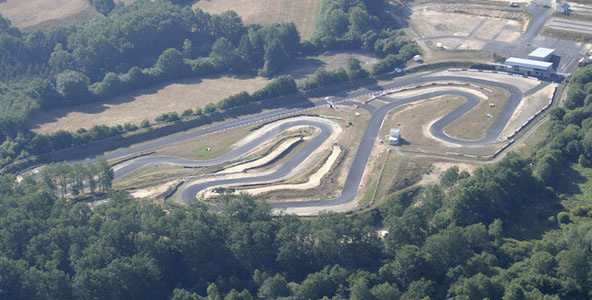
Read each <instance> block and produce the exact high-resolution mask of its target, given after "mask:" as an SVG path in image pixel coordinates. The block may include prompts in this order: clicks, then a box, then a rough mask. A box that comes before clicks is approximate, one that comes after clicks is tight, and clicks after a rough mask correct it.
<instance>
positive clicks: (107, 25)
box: [0, 0, 419, 164]
mask: <svg viewBox="0 0 592 300" xmlns="http://www.w3.org/2000/svg"><path fill="white" fill-rule="evenodd" d="M332 2H335V3H337V4H335V3H334V4H331V3H332ZM91 4H93V5H94V6H95V7H105V8H104V9H103V8H101V9H98V10H99V11H101V12H102V13H104V14H105V15H106V17H105V18H102V19H98V20H94V21H93V22H91V23H89V24H86V25H85V26H79V27H75V26H56V27H52V28H48V29H42V30H36V31H33V32H31V33H28V34H23V33H21V32H20V31H19V30H18V29H16V28H14V27H12V26H11V25H10V21H8V20H7V19H5V18H2V17H1V16H0V63H1V64H2V66H3V68H2V69H1V70H0V80H1V81H2V82H0V107H1V108H2V110H1V112H0V141H1V142H3V144H2V145H3V146H2V147H1V148H2V150H0V154H3V155H2V156H1V157H0V159H2V161H3V162H4V164H6V163H10V162H11V161H13V160H15V159H18V158H23V157H26V156H28V155H31V154H34V151H33V152H32V151H31V149H26V148H27V147H15V146H14V145H15V144H17V145H22V143H21V142H20V141H21V140H23V139H32V138H34V137H35V135H34V134H32V133H31V132H29V131H28V129H27V125H26V122H25V120H26V118H27V116H28V115H29V113H30V112H31V111H32V110H40V109H41V110H43V109H48V108H52V107H60V106H69V105H76V104H81V103H88V102H92V101H101V100H103V99H107V98H110V97H114V96H116V95H119V94H121V93H124V92H127V91H130V90H134V89H138V88H143V87H146V86H150V85H154V84H156V83H160V82H163V81H167V80H173V79H177V78H181V77H187V76H205V75H209V74H219V73H222V72H227V73H231V74H259V75H262V76H266V77H270V78H271V77H273V76H276V74H278V73H279V72H281V71H282V70H283V68H284V67H285V66H286V65H288V64H289V63H290V62H292V61H293V60H294V59H295V58H297V57H302V56H306V55H310V54H313V53H316V52H317V51H324V50H328V49H362V50H364V51H367V52H369V53H371V54H374V55H378V56H380V57H385V59H384V60H383V62H381V63H380V64H379V65H381V66H382V67H375V69H374V70H373V72H372V73H373V74H378V73H383V72H386V71H389V70H390V69H392V68H394V67H397V66H400V65H401V64H403V63H404V62H405V61H406V60H408V59H409V58H410V57H411V56H412V55H414V54H415V53H417V52H418V51H419V50H418V48H417V46H416V45H415V44H414V43H413V42H412V41H411V40H409V39H407V38H405V37H404V36H403V34H402V31H397V30H393V29H391V28H392V25H393V23H392V18H390V17H389V15H388V14H385V13H383V10H382V9H378V7H379V6H381V5H382V4H377V3H375V1H374V2H373V1H366V0H365V1H351V3H349V2H347V3H345V2H344V3H341V1H337V0H331V1H324V3H323V10H322V11H321V15H323V16H324V15H326V14H328V13H330V12H332V11H334V10H336V9H341V10H343V11H344V13H345V12H347V13H348V14H349V15H348V20H347V27H348V28H350V29H348V31H347V32H350V34H349V35H348V37H347V40H348V41H350V42H347V43H346V44H347V47H345V46H343V45H344V44H343V43H342V42H322V41H323V38H321V36H330V35H331V30H332V29H330V27H331V26H329V27H328V26H327V25H326V24H325V25H323V22H324V21H321V22H319V23H318V24H317V25H316V29H315V32H316V33H315V34H316V35H315V38H313V39H312V41H310V42H309V41H305V42H301V40H300V36H299V32H298V30H297V29H296V27H295V26H294V24H293V23H288V24H270V25H257V24H255V25H249V26H245V25H243V23H242V20H241V19H240V18H239V17H238V16H237V15H236V13H234V12H232V11H229V12H225V13H222V14H220V15H211V14H208V13H205V12H203V11H201V10H199V9H196V10H191V9H190V8H189V7H184V6H180V5H177V4H183V5H184V4H187V3H185V2H184V1H164V0H159V1H148V0H139V1H134V2H133V4H130V5H127V6H126V5H122V4H118V5H112V1H110V0H104V1H103V0H93V1H91ZM336 7H337V8H336ZM339 7H341V8H339ZM107 11H108V12H107ZM336 14H339V12H337V13H336ZM321 20H324V18H321ZM376 20H380V21H379V22H376ZM344 24H345V23H344ZM364 24H366V25H368V24H370V25H371V26H370V25H368V26H366V25H364ZM366 33H367V35H368V36H372V38H371V39H369V40H368V41H367V42H366V43H365V44H363V43H361V42H356V41H358V37H359V38H360V39H361V36H363V35H365V34H366ZM360 34H362V35H360ZM374 35H376V38H374ZM352 41H353V42H352ZM359 41H361V40H359ZM387 44H388V46H387ZM363 45H366V46H363ZM380 49H382V50H380ZM393 55H394V56H393ZM358 71H359V72H361V73H359V74H348V76H349V77H350V78H360V77H363V76H365V73H364V72H363V70H358ZM326 74H328V71H319V74H317V78H320V80H317V82H316V83H312V85H323V81H324V79H327V78H329V77H332V79H330V80H327V81H331V82H332V81H334V80H344V78H345V77H343V76H342V74H341V73H339V74H336V76H324V75H326ZM319 75H320V76H319ZM290 89H291V88H290V87H287V88H286V91H289V90H290ZM276 94H277V93H276ZM261 96H263V94H260V95H250V97H247V96H246V95H245V94H242V95H240V96H238V95H237V96H235V97H233V98H232V99H230V100H224V101H222V102H223V103H218V105H216V104H211V105H208V106H207V107H204V108H203V111H204V112H205V111H206V110H207V111H209V112H213V111H214V110H216V109H219V108H221V107H228V105H230V103H232V102H234V103H247V102H250V101H257V100H255V99H262V98H261ZM185 114H189V112H185ZM167 115H168V114H167ZM162 117H163V118H161V120H163V121H166V120H167V117H165V116H162ZM170 117H172V118H168V119H169V120H170V119H174V118H175V116H174V115H172V114H171V115H170ZM177 117H178V115H177ZM112 132H115V131H112ZM60 135H63V133H60ZM72 135H73V136H74V134H72ZM5 144H6V146H4V145H5ZM66 144H67V143H66ZM74 144H75V143H74ZM19 148H20V149H19ZM15 150H20V151H15Z"/></svg>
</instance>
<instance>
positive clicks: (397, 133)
mask: <svg viewBox="0 0 592 300" xmlns="http://www.w3.org/2000/svg"><path fill="white" fill-rule="evenodd" d="M390 133H391V137H397V138H398V137H399V136H401V129H398V128H391V132H390Z"/></svg>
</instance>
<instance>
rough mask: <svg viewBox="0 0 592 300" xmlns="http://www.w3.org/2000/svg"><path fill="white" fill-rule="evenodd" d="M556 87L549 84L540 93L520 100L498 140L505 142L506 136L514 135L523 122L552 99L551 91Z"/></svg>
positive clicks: (553, 84)
mask: <svg viewBox="0 0 592 300" xmlns="http://www.w3.org/2000/svg"><path fill="white" fill-rule="evenodd" d="M556 87H557V84H556V83H552V84H549V86H547V87H545V88H543V89H541V90H540V91H538V92H536V93H534V94H532V95H530V96H528V97H524V98H522V101H520V104H518V107H516V110H515V111H514V114H513V115H512V118H510V121H508V124H507V125H506V127H505V128H504V130H503V131H502V134H501V135H500V140H505V139H506V137H507V136H509V135H510V134H512V133H514V131H516V129H517V128H518V127H520V126H522V124H524V122H526V121H528V119H529V118H530V117H532V116H533V115H534V114H535V113H537V112H538V111H539V110H541V108H543V107H544V106H545V105H547V104H548V103H549V100H551V97H553V91H554V90H555V88H556Z"/></svg>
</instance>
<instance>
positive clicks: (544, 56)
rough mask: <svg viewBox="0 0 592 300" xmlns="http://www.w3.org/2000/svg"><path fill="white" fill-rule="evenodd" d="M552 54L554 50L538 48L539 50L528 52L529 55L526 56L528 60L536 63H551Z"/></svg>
mask: <svg viewBox="0 0 592 300" xmlns="http://www.w3.org/2000/svg"><path fill="white" fill-rule="evenodd" d="M554 52H555V49H549V48H542V47H539V48H536V50H534V51H532V52H530V54H528V59H532V60H538V61H551V58H552V57H553V53H554Z"/></svg>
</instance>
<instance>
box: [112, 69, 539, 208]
mask: <svg viewBox="0 0 592 300" xmlns="http://www.w3.org/2000/svg"><path fill="white" fill-rule="evenodd" d="M498 76H501V75H498ZM506 76H509V75H506ZM545 84H546V83H545V82H540V84H539V85H538V86H536V87H534V88H532V89H531V90H528V91H523V90H521V89H520V88H518V87H516V86H514V85H512V84H509V83H506V82H501V81H495V80H488V79H486V78H484V77H483V76H481V77H478V78H475V77H471V76H470V75H467V74H462V75H461V74H459V75H434V74H433V73H427V74H422V75H416V76H412V77H406V78H402V79H400V80H396V81H393V82H389V83H386V84H383V85H380V86H379V89H378V91H377V87H376V86H374V87H372V90H368V89H363V90H359V91H356V92H351V93H348V94H342V95H339V96H333V97H330V99H327V100H330V101H331V102H332V103H334V104H336V105H340V104H343V105H345V104H348V105H351V103H353V102H352V100H354V99H358V101H357V102H360V100H359V99H364V100H366V101H364V100H362V103H361V105H360V106H359V108H358V109H365V110H367V111H368V112H369V114H370V118H369V121H368V124H367V126H366V128H365V131H364V133H363V137H362V139H361V140H360V141H359V143H358V144H357V145H358V146H357V150H356V152H355V155H354V157H353V161H352V163H351V166H350V167H349V170H348V171H347V176H346V179H345V183H344V185H343V190H342V191H341V194H340V195H339V196H337V197H334V198H331V199H317V200H311V201H298V200H295V201H290V202H273V203H270V205H271V206H272V207H273V208H276V209H287V208H303V207H325V206H327V207H330V206H336V205H341V204H345V203H349V202H351V201H353V200H354V199H355V198H356V196H357V194H358V190H359V188H360V186H361V184H362V181H363V178H364V172H365V170H366V167H367V165H368V161H369V159H370V157H371V154H372V150H373V147H374V146H375V144H376V143H375V142H376V141H377V138H378V135H379V131H380V129H381V127H382V126H383V123H384V120H385V118H386V117H387V115H388V114H389V113H390V112H392V111H394V110H396V109H397V108H400V107H403V106H405V105H409V104H412V103H416V102H419V101H422V100H426V99H430V98H434V97H438V96H446V95H452V96H457V97H461V98H464V99H465V102H464V103H463V104H462V105H460V106H459V107H458V108H456V109H454V110H453V111H451V112H449V113H447V114H446V115H444V116H443V117H441V118H440V119H438V120H437V121H435V122H434V123H433V124H432V125H431V126H430V128H429V131H430V134H431V135H432V136H433V137H434V138H436V139H438V140H441V141H443V142H446V143H452V144H456V145H460V146H461V147H465V146H466V147H473V146H482V145H483V146H484V145H490V144H494V143H499V141H500V138H501V139H505V137H501V134H502V131H503V130H504V128H505V127H506V126H507V124H508V122H509V121H510V119H511V118H512V115H513V114H514V112H515V110H516V108H517V107H518V105H519V104H520V102H521V100H522V99H523V97H525V96H526V95H529V94H532V93H533V92H535V91H536V90H539V89H540V86H544V85H545ZM428 86H429V87H432V88H431V89H430V91H425V92H422V90H421V88H422V87H428ZM438 86H446V89H442V90H440V91H438V90H437V88H438ZM467 86H469V87H472V88H475V89H481V90H486V91H488V92H491V91H490V90H489V89H487V88H484V87H482V86H488V87H494V88H498V89H503V90H505V91H507V92H508V94H509V99H508V100H507V102H506V104H505V105H504V107H503V108H502V109H501V111H500V112H499V114H498V115H497V117H496V119H495V120H494V121H493V124H492V125H491V126H490V128H489V130H488V131H487V132H486V134H485V136H483V137H482V138H480V139H476V140H466V139H459V138H455V137H452V136H449V135H447V134H446V133H445V132H444V128H445V127H446V126H447V125H449V124H450V123H452V122H453V121H455V120H457V119H458V118H460V117H461V116H463V115H465V114H466V113H468V112H469V111H471V110H472V109H473V108H475V107H476V106H477V105H478V104H479V103H480V101H482V100H480V99H479V97H477V96H476V95H475V94H473V93H470V92H467V91H466V87H467ZM463 87H464V89H463ZM433 88H435V89H436V90H434V89H433ZM409 89H417V91H416V94H414V95H413V96H410V97H396V94H397V93H400V92H403V91H406V90H409ZM389 96H391V97H389ZM360 97H362V98H360ZM369 99H372V100H374V99H379V100H380V101H381V102H385V103H386V104H384V105H381V106H373V104H372V102H370V103H368V102H369V101H368V100H369ZM322 106H327V101H326V100H318V101H315V102H309V103H306V104H300V105H294V106H292V107H288V108H281V109H276V110H273V111H269V112H263V113H260V114H256V115H251V116H249V117H245V118H240V119H236V120H232V121H228V122H224V123H221V124H217V125H213V126H209V127H205V128H200V129H196V130H192V131H188V132H184V133H181V134H177V135H173V136H169V137H165V138H162V139H159V140H155V141H151V142H148V143H144V144H141V145H137V146H132V147H129V148H126V149H122V150H117V151H114V152H110V153H107V154H105V157H106V158H107V159H109V160H114V159H118V158H123V157H128V156H130V155H137V154H140V153H145V152H149V151H153V150H156V149H158V148H162V147H164V146H166V145H168V144H171V143H176V142H180V141H185V140H190V139H194V138H197V137H201V136H205V135H208V134H214V133H220V132H222V131H226V130H232V129H233V128H236V127H239V126H246V125H250V124H253V123H259V122H263V121H270V120H274V119H277V118H279V117H286V116H297V115H299V114H302V113H303V112H305V111H307V110H310V109H314V108H318V107H322ZM547 107H548V106H547ZM547 107H545V109H546V108H547ZM302 126H306V127H314V128H316V129H317V130H318V133H317V134H316V135H314V136H313V137H312V138H311V139H310V140H308V141H307V142H306V143H305V144H304V145H303V146H302V147H300V148H299V149H298V150H297V151H296V152H295V153H293V155H290V156H289V157H288V158H287V159H286V160H284V161H283V162H282V164H281V165H280V166H278V167H277V168H275V169H274V170H273V171H272V172H271V173H267V174H263V175H253V177H244V176H237V178H232V176H231V177H230V178H224V179H219V178H218V179H217V178H215V177H212V178H209V179H208V178H206V179H204V178H202V179H201V180H199V181H197V182H191V181H188V182H187V183H186V184H184V185H182V186H181V190H180V191H179V192H180V193H181V199H182V201H183V202H186V203H189V202H193V201H196V200H198V199H197V195H198V193H200V192H201V191H204V190H207V189H211V188H214V187H230V186H238V185H251V184H261V183H269V182H273V181H274V180H277V179H279V178H284V177H286V176H288V175H289V174H290V173H291V172H292V171H293V170H294V169H295V168H297V167H298V166H300V165H301V164H302V163H304V162H305V161H306V160H307V158H309V156H310V155H311V154H312V153H313V152H314V151H315V150H317V149H318V148H319V147H320V146H321V145H323V143H324V142H325V141H327V139H329V138H330V137H331V136H332V135H333V134H334V130H335V129H334V127H332V126H331V125H328V124H327V123H326V122H322V121H315V120H313V119H304V120H302V119H300V120H299V119H294V120H291V119H289V118H288V119H285V120H284V122H282V123H281V125H279V126H276V127H274V128H273V129H272V130H269V131H267V132H265V133H264V134H262V135H260V136H258V137H256V138H254V139H252V140H251V141H249V142H247V143H245V144H244V145H242V146H240V147H238V148H236V149H234V150H233V151H230V152H229V153H227V154H224V155H222V156H220V157H218V158H215V159H211V160H201V161H198V160H190V159H183V158H178V157H172V156H162V155H148V156H143V157H139V158H136V159H133V160H131V161H129V162H127V163H126V164H124V165H122V166H121V167H119V168H118V169H116V171H115V178H116V179H117V178H122V177H124V176H126V175H128V174H130V173H131V172H133V171H135V170H138V169H141V168H144V167H146V166H149V165H155V164H168V165H178V166H183V167H193V168H197V167H208V166H216V165H220V164H224V163H228V162H232V161H236V160H237V159H239V158H241V157H243V156H244V155H245V154H247V153H249V152H252V151H253V150H255V149H257V148H258V147H260V146H261V145H263V144H264V143H265V142H268V141H270V140H272V139H274V138H277V137H278V136H279V135H281V134H282V133H284V132H286V131H289V130H290V129H293V128H297V127H300V128H301V127H302ZM510 143H511V140H509V139H508V142H507V143H506V146H507V145H508V144H510ZM503 149H505V147H503V148H500V151H501V150H503ZM500 151H498V152H496V154H498V153H499V152H500Z"/></svg>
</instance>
